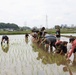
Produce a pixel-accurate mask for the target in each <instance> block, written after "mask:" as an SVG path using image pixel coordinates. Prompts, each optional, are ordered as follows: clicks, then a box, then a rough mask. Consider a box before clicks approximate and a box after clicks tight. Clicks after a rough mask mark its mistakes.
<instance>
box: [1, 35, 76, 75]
mask: <svg viewBox="0 0 76 75" xmlns="http://www.w3.org/2000/svg"><path fill="white" fill-rule="evenodd" d="M8 37H9V46H8V47H9V48H7V49H8V51H7V52H4V51H3V49H2V47H1V46H0V75H70V74H69V72H68V71H66V72H64V71H63V67H64V66H65V61H64V60H65V59H64V57H62V56H58V55H52V54H51V53H49V52H48V53H46V52H45V51H44V50H41V49H40V48H39V47H37V46H35V45H36V44H33V43H32V37H31V36H29V38H28V40H27V39H25V35H8ZM1 38H2V35H0V40H1ZM61 39H62V40H68V38H63V37H62V38H61ZM71 69H74V73H75V72H76V71H75V69H76V67H73V68H71ZM74 75H76V73H75V74H74Z"/></svg>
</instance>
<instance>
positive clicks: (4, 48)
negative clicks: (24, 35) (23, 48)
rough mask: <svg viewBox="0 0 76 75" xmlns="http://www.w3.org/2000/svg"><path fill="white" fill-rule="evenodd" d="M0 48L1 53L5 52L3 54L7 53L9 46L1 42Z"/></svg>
mask: <svg viewBox="0 0 76 75" xmlns="http://www.w3.org/2000/svg"><path fill="white" fill-rule="evenodd" d="M1 47H2V50H3V52H5V53H7V52H8V50H9V44H7V43H6V42H2V44H1Z"/></svg>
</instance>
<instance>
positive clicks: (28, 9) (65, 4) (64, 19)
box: [0, 0, 76, 28]
mask: <svg viewBox="0 0 76 75" xmlns="http://www.w3.org/2000/svg"><path fill="white" fill-rule="evenodd" d="M46 15H47V21H46ZM0 22H4V23H15V24H17V25H19V26H29V27H34V26H36V27H41V26H45V27H48V28H51V27H54V26H55V25H58V24H59V25H60V24H68V25H71V24H74V25H76V0H0ZM46 22H47V25H46Z"/></svg>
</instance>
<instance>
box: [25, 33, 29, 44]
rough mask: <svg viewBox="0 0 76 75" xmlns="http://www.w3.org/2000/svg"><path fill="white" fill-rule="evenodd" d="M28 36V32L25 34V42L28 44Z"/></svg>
mask: <svg viewBox="0 0 76 75" xmlns="http://www.w3.org/2000/svg"><path fill="white" fill-rule="evenodd" d="M28 36H29V34H28V33H26V34H25V42H26V43H27V44H28Z"/></svg>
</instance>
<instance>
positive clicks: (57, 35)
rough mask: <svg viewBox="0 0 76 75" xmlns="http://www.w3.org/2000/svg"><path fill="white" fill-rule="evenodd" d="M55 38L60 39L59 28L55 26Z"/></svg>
mask: <svg viewBox="0 0 76 75" xmlns="http://www.w3.org/2000/svg"><path fill="white" fill-rule="evenodd" d="M56 38H57V41H59V40H60V28H57V30H56Z"/></svg>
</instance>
